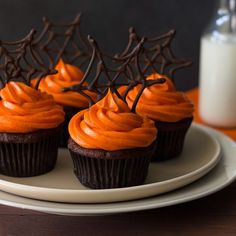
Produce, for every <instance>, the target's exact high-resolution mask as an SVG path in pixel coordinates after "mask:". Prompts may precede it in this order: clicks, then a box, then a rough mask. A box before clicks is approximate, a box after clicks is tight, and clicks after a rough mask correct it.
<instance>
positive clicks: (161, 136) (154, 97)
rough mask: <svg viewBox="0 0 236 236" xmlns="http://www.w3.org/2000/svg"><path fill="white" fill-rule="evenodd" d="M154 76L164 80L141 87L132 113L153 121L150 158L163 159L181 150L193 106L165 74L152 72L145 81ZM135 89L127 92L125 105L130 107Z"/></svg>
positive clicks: (174, 155)
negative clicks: (154, 129)
mask: <svg viewBox="0 0 236 236" xmlns="http://www.w3.org/2000/svg"><path fill="white" fill-rule="evenodd" d="M157 78H165V80H166V82H165V83H163V84H155V85H152V86H150V87H148V88H145V89H144V91H143V93H142V95H141V97H140V99H139V101H138V103H137V106H136V112H137V113H138V114H139V115H141V116H144V117H148V118H150V119H152V120H153V121H155V125H156V127H157V129H158V137H157V140H156V141H157V144H156V150H155V152H154V154H153V157H152V161H164V160H168V159H170V158H173V157H177V156H178V155H179V154H180V153H181V151H182V149H183V145H184V139H185V135H186V132H187V130H188V129H189V127H190V125H191V122H192V120H193V111H194V106H193V104H192V103H191V101H190V100H189V99H188V98H187V96H185V95H184V93H182V92H179V91H176V88H175V86H174V84H173V82H172V81H171V80H170V79H169V78H168V77H167V76H165V75H160V74H157V73H154V74H152V75H150V76H149V77H148V78H147V80H153V79H157ZM139 90H140V86H139V85H138V86H136V87H135V88H133V89H132V90H131V91H130V92H129V93H128V95H127V97H126V99H127V102H128V104H129V107H132V105H133V103H134V100H135V97H136V96H137V93H138V91H139Z"/></svg>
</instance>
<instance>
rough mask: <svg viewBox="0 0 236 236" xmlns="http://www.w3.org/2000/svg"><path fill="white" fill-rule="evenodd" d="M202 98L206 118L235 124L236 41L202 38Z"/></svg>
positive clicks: (201, 106)
mask: <svg viewBox="0 0 236 236" xmlns="http://www.w3.org/2000/svg"><path fill="white" fill-rule="evenodd" d="M199 102H200V104H199V109H200V110H199V112H200V116H201V118H202V120H203V121H205V122H206V123H209V124H211V125H213V126H221V127H234V126H235V127H236V42H233V41H227V42H221V41H219V40H216V39H214V38H213V37H211V36H205V37H203V38H202V40H201V55H200V100H199Z"/></svg>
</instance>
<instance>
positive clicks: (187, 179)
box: [0, 125, 222, 204]
mask: <svg viewBox="0 0 236 236" xmlns="http://www.w3.org/2000/svg"><path fill="white" fill-rule="evenodd" d="M191 128H192V129H193V130H197V132H200V133H201V134H203V135H205V136H206V138H207V139H208V140H209V141H210V142H211V144H212V145H213V146H214V155H213V156H212V157H211V159H210V160H209V161H208V162H207V163H205V164H203V165H202V166H201V167H199V168H197V169H195V170H193V171H190V172H188V173H186V174H183V175H180V176H177V177H174V178H170V179H167V180H163V181H160V182H158V181H157V182H153V183H145V184H142V185H137V186H132V187H124V188H115V189H96V190H94V189H61V188H49V187H38V186H34V185H28V184H24V183H23V184H22V183H16V182H11V181H9V180H4V179H0V187H1V190H2V191H5V192H8V193H10V194H15V195H18V196H21V197H25V198H31V199H35V200H42V201H52V202H61V203H75V204H76V203H78V204H83V203H88V204H89V203H94V204H98V203H115V202H118V201H127V200H129V201H132V200H137V199H142V198H144V197H152V196H157V195H159V194H165V193H167V192H169V191H173V190H176V189H178V188H182V187H184V186H186V185H188V184H191V183H192V182H194V181H196V180H197V179H199V178H202V177H203V176H204V175H206V174H207V173H208V172H209V171H211V170H212V169H213V168H214V167H215V166H216V164H217V163H218V162H219V161H220V159H221V156H222V155H221V147H220V144H219V142H218V141H217V139H216V138H214V137H213V136H211V135H210V134H208V133H207V132H205V131H204V130H202V129H199V128H198V127H197V126H194V125H193V126H192V127H191ZM181 181H182V182H183V183H181ZM168 184H173V185H174V184H176V187H172V188H171V189H170V190H169V189H168V190H167V191H164V192H158V188H161V187H165V186H167V185H168ZM152 188H153V189H154V188H155V189H157V191H156V193H155V191H154V190H153V191H152V190H151V189H152ZM20 191H23V193H22V194H20V193H19V194H18V192H20ZM135 191H136V193H135ZM137 191H139V194H138V195H137ZM140 191H142V192H144V191H148V193H147V194H146V195H145V194H144V195H145V196H144V195H142V194H141V195H140ZM34 192H35V193H34ZM36 193H38V194H39V197H37V196H35V194H36ZM42 193H43V195H42ZM47 193H48V194H49V195H50V194H52V195H50V196H48V194H47ZM116 193H119V194H122V193H124V194H126V195H129V194H130V195H131V196H129V197H126V198H125V199H123V198H122V197H121V198H120V197H118V198H119V199H118V200H117V199H114V200H113V199H112V197H111V199H108V200H104V201H103V200H96V199H95V200H93V199H92V200H91V201H87V200H80V201H78V202H77V201H74V200H63V199H60V198H57V197H56V198H55V197H54V195H56V196H58V195H65V197H66V196H72V198H73V199H74V198H75V196H76V195H78V196H77V197H78V198H79V196H81V197H82V198H83V197H84V196H86V195H88V194H89V197H92V198H94V197H95V196H98V197H101V195H104V194H113V196H114V194H116ZM32 194H33V195H32ZM99 194H100V195H99ZM45 195H46V196H47V197H45ZM132 196H133V197H132Z"/></svg>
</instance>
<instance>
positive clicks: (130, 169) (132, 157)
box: [68, 138, 155, 189]
mask: <svg viewBox="0 0 236 236" xmlns="http://www.w3.org/2000/svg"><path fill="white" fill-rule="evenodd" d="M68 148H69V151H70V154H71V157H72V160H73V163H74V173H75V175H76V177H77V178H78V179H79V181H80V182H81V183H82V184H83V185H85V186H87V187H89V188H93V189H108V188H121V187H128V186H135V185H140V184H142V183H143V182H144V180H145V178H146V177H147V173H148V167H149V163H150V159H151V155H152V154H153V151H154V149H155V143H153V144H152V145H150V146H149V147H146V148H136V149H126V150H119V151H110V152H109V151H105V150H97V149H86V148H83V147H81V146H79V145H78V144H77V143H75V142H74V141H73V140H72V139H71V138H70V139H69V142H68Z"/></svg>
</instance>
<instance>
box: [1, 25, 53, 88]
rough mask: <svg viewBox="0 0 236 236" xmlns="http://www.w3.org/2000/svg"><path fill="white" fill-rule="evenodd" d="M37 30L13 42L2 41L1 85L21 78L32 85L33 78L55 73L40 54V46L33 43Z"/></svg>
mask: <svg viewBox="0 0 236 236" xmlns="http://www.w3.org/2000/svg"><path fill="white" fill-rule="evenodd" d="M35 32H36V31H35V30H34V29H32V30H31V31H30V33H29V34H28V35H27V36H26V37H25V38H23V39H21V40H18V41H13V42H3V41H0V83H1V85H0V86H1V87H4V85H5V84H6V83H7V82H9V81H11V80H20V81H22V82H24V83H26V84H27V85H30V81H31V79H32V78H35V77H38V78H41V77H44V76H46V75H48V74H54V73H55V70H53V69H50V68H48V67H47V64H45V62H44V61H42V60H41V57H40V56H39V48H38V47H37V45H36V44H35V45H33V43H32V42H33V39H34V35H35Z"/></svg>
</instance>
